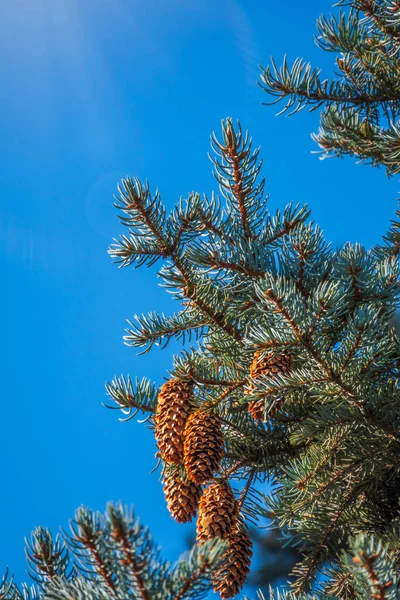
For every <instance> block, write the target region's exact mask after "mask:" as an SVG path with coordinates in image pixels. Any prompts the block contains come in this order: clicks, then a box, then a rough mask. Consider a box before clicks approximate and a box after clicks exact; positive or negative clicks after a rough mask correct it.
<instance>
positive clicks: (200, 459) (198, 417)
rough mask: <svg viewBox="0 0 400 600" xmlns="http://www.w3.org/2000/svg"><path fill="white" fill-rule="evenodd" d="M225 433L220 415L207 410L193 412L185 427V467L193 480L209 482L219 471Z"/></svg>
mask: <svg viewBox="0 0 400 600" xmlns="http://www.w3.org/2000/svg"><path fill="white" fill-rule="evenodd" d="M223 442H224V438H223V434H222V429H221V421H220V418H219V416H218V415H216V414H214V413H211V412H209V411H205V410H197V411H196V412H194V413H192V414H191V415H190V416H189V418H188V420H187V423H186V427H185V444H184V456H185V460H184V462H185V469H186V472H187V474H188V477H189V479H190V480H191V481H193V482H194V483H197V484H203V483H207V482H208V481H210V479H212V477H213V474H214V471H218V469H219V463H220V461H221V458H222V454H223Z"/></svg>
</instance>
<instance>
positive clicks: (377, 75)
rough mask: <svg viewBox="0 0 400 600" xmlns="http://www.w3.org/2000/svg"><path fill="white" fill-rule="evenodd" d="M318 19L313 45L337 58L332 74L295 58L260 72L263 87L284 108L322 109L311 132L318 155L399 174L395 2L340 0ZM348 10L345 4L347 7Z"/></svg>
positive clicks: (399, 59)
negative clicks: (334, 13) (333, 11)
mask: <svg viewBox="0 0 400 600" xmlns="http://www.w3.org/2000/svg"><path fill="white" fill-rule="evenodd" d="M337 5H338V6H344V7H345V9H344V10H343V9H341V10H340V11H339V15H338V17H337V18H336V17H334V16H332V15H331V16H330V17H325V16H322V17H321V18H320V19H319V20H318V21H317V29H318V36H317V37H316V43H317V44H318V46H319V47H320V48H322V49H323V50H325V51H327V52H332V53H334V54H336V55H337V58H336V65H335V66H336V73H335V77H333V78H331V79H328V78H324V77H323V76H322V72H321V69H319V68H314V67H312V66H311V65H310V64H309V63H307V62H305V61H304V60H303V59H301V58H297V59H296V60H295V61H294V63H293V65H292V66H291V67H290V66H289V65H288V61H287V59H286V57H285V58H284V60H283V62H282V66H277V64H276V62H275V61H272V63H271V65H270V66H268V67H267V68H266V69H263V70H262V75H261V80H262V83H261V87H262V88H263V89H265V91H267V92H268V93H269V94H270V95H272V97H273V100H272V101H271V102H269V103H267V104H275V103H276V102H279V101H280V100H282V101H283V102H284V108H283V110H282V111H281V112H282V113H288V114H293V113H294V112H297V111H299V110H301V109H303V108H305V107H308V108H309V109H310V110H316V109H319V108H322V109H323V110H322V112H321V121H320V130H319V132H318V134H316V135H314V136H313V137H314V139H315V140H316V142H317V143H318V144H319V146H320V148H321V152H322V156H323V157H325V156H329V155H337V156H343V155H345V154H350V155H352V156H357V157H359V158H361V159H363V160H367V161H369V162H370V163H371V164H373V165H375V166H378V165H384V166H385V167H386V169H387V172H388V173H398V172H399V171H400V154H399V144H400V126H399V116H400V10H399V5H398V3H397V1H396V0H393V1H392V0H341V1H340V2H338V3H337ZM348 7H349V8H348Z"/></svg>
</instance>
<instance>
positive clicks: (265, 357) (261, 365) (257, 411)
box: [248, 351, 293, 421]
mask: <svg viewBox="0 0 400 600" xmlns="http://www.w3.org/2000/svg"><path fill="white" fill-rule="evenodd" d="M292 367H293V354H289V353H288V352H283V353H282V354H274V353H273V352H268V353H267V354H264V353H263V352H261V351H258V352H256V353H255V355H254V360H253V362H252V363H251V365H250V378H251V380H255V379H257V378H258V377H261V376H262V375H264V376H267V377H274V376H275V375H277V374H279V373H282V374H283V375H284V374H286V373H289V372H290V371H291V370H292ZM249 387H250V391H249V392H248V393H251V390H253V389H254V388H255V386H254V384H253V383H252V381H250V384H249ZM282 403H283V399H282V400H281V401H280V402H278V403H276V404H275V405H274V408H275V410H274V413H276V412H277V410H279V408H280V406H281V405H282ZM264 409H265V400H255V401H253V402H249V407H248V411H249V413H250V415H251V416H252V418H253V419H254V420H256V421H262V420H264ZM270 416H273V415H272V414H270Z"/></svg>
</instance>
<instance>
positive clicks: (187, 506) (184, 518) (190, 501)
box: [164, 469, 202, 523]
mask: <svg viewBox="0 0 400 600" xmlns="http://www.w3.org/2000/svg"><path fill="white" fill-rule="evenodd" d="M201 492H202V489H201V486H200V485H196V484H195V483H193V482H192V481H189V480H186V479H184V478H183V477H182V476H181V474H180V473H179V470H178V469H175V470H174V471H171V472H169V473H168V474H166V475H165V477H164V494H165V498H166V500H167V506H168V510H169V512H170V514H171V517H173V518H174V519H175V521H178V523H188V522H189V521H191V520H192V519H193V517H194V516H195V515H196V512H197V507H198V505H199V500H200V496H201Z"/></svg>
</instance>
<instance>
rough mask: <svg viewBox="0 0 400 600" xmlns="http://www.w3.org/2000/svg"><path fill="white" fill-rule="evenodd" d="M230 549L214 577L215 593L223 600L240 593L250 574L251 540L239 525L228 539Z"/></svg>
mask: <svg viewBox="0 0 400 600" xmlns="http://www.w3.org/2000/svg"><path fill="white" fill-rule="evenodd" d="M227 541H228V547H227V549H226V551H225V552H224V554H223V556H222V559H221V563H220V564H219V565H218V566H217V569H216V571H215V573H214V575H213V583H214V592H219V595H220V596H221V598H222V600H228V598H233V597H234V596H236V594H237V593H238V592H239V591H240V589H241V588H242V586H243V584H244V583H245V581H246V577H247V575H248V574H249V572H250V563H251V557H252V555H253V552H252V550H251V546H252V544H251V540H250V538H249V536H248V534H247V533H246V531H245V530H244V528H243V526H241V525H237V526H236V527H235V529H234V530H233V532H232V533H231V534H230V535H229V537H228V540H227Z"/></svg>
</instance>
